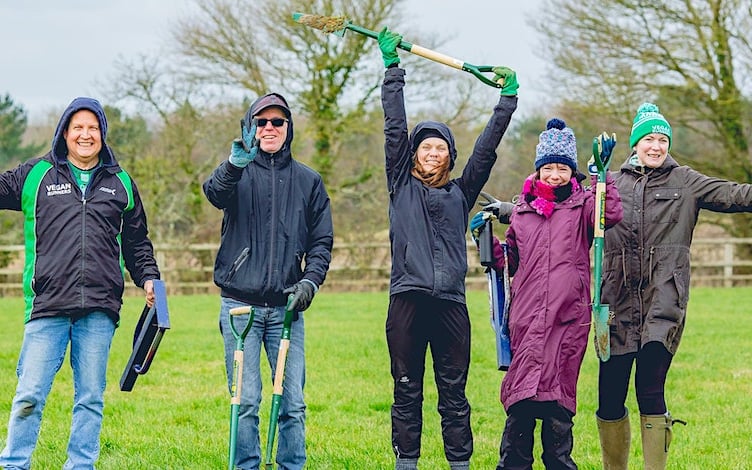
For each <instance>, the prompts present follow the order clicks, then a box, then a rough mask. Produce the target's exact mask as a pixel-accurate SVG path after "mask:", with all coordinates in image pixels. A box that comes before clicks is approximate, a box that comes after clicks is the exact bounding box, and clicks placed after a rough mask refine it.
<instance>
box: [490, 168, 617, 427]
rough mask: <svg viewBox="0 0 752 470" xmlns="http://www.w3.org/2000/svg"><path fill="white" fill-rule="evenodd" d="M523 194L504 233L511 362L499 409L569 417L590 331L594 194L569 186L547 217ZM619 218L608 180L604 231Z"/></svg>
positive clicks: (573, 409) (615, 192) (573, 406)
mask: <svg viewBox="0 0 752 470" xmlns="http://www.w3.org/2000/svg"><path fill="white" fill-rule="evenodd" d="M573 181H574V179H573ZM527 188H529V184H526V185H525V189H523V193H522V195H521V197H520V202H519V203H518V204H517V206H515V208H514V212H513V214H512V218H511V224H510V226H509V229H508V230H507V233H506V242H507V244H508V246H509V259H508V263H509V273H510V275H512V276H513V279H512V286H511V287H512V298H511V304H510V309H509V312H510V313H509V330H510V337H511V342H512V363H511V365H510V367H509V371H508V372H507V373H506V375H505V376H504V379H503V381H502V384H501V402H502V403H503V405H504V408H505V409H507V410H508V409H509V407H510V406H511V405H513V404H515V403H517V402H519V401H521V400H525V399H530V400H533V401H556V402H558V403H559V404H560V405H561V406H563V407H565V408H566V409H568V410H569V411H571V412H572V413H575V412H576V409H577V402H576V396H577V378H578V376H579V373H580V365H581V364H582V358H583V356H584V355H585V349H586V348H587V343H588V335H589V332H590V319H591V307H590V305H591V301H592V299H591V297H590V282H591V281H590V247H591V245H592V242H593V217H594V208H595V195H594V193H592V192H591V191H590V190H589V189H583V188H582V187H581V186H580V185H579V184H576V183H575V184H573V189H572V194H571V196H570V197H569V198H567V199H566V200H564V201H561V202H558V203H556V206H555V207H554V209H553V212H551V213H550V217H545V216H544V215H541V214H540V213H539V212H538V211H536V209H535V208H534V207H533V206H531V204H529V203H528V202H526V199H525V195H526V194H525V190H526V189H527ZM534 205H535V204H534ZM543 212H545V211H543ZM621 218H622V205H621V199H620V197H619V193H618V191H617V190H616V187H615V186H614V181H613V179H612V178H610V177H609V178H608V180H607V181H606V214H605V219H606V227H610V226H613V225H615V224H617V223H618V222H619V221H621Z"/></svg>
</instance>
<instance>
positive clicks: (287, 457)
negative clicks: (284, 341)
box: [219, 297, 306, 470]
mask: <svg viewBox="0 0 752 470" xmlns="http://www.w3.org/2000/svg"><path fill="white" fill-rule="evenodd" d="M243 305H244V304H243V303H242V302H238V301H236V300H233V299H230V298H227V297H222V302H221V308H220V314H219V329H220V332H221V333H222V337H223V338H224V343H225V366H226V370H227V386H228V390H229V388H230V387H231V386H232V367H233V356H234V353H235V346H236V340H235V337H234V336H233V334H232V330H231V329H230V324H229V321H230V320H229V311H230V309H231V308H234V307H240V306H243ZM254 311H255V314H254V318H253V326H252V327H251V330H250V331H249V332H248V336H246V338H245V342H244V343H243V345H244V346H243V348H244V354H243V382H242V384H241V391H240V410H239V415H238V436H237V440H236V444H237V445H236V451H235V465H236V467H237V468H239V469H242V470H250V469H257V468H259V467H260V466H262V462H261V443H260V438H259V417H258V411H259V405H260V403H261V389H262V380H261V366H260V364H261V345H262V344H263V345H264V350H265V351H266V357H267V358H268V360H269V367H270V369H271V374H270V375H269V381H268V382H267V383H268V384H269V391H270V392H269V393H270V401H269V403H271V390H272V384H273V383H274V373H275V370H276V366H277V351H278V350H279V341H280V338H281V337H282V327H283V322H284V318H285V307H254ZM299 317H300V318H299V319H298V320H297V321H294V322H293V323H292V327H291V329H290V348H289V350H288V352H287V365H286V366H285V381H284V388H283V392H282V402H281V404H280V408H279V421H278V429H279V439H278V443H277V458H276V462H277V468H279V469H280V470H294V469H302V468H303V465H304V464H305V461H306V449H305V409H306V405H305V401H304V400H303V387H304V385H305V350H304V340H305V337H304V335H305V333H304V331H305V330H304V328H303V325H304V324H303V312H299ZM248 318H249V316H248V315H238V316H235V317H234V324H235V329H236V330H237V331H238V333H240V332H242V331H243V328H245V326H246V325H247V324H248ZM265 429H267V428H266V427H265Z"/></svg>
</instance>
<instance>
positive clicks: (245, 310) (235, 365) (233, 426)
mask: <svg viewBox="0 0 752 470" xmlns="http://www.w3.org/2000/svg"><path fill="white" fill-rule="evenodd" d="M245 314H249V315H248V323H246V325H245V328H243V330H242V331H241V332H238V330H237V329H236V328H235V317H236V316H237V315H245ZM253 314H254V311H253V307H250V306H247V307H235V308H232V309H230V330H232V336H233V337H234V338H235V354H234V356H233V361H232V385H231V386H230V397H231V398H230V449H229V456H228V466H227V468H228V469H229V470H235V450H236V447H237V442H238V415H239V413H240V391H241V387H242V384H243V348H244V347H245V337H246V336H248V332H249V331H251V326H252V325H253Z"/></svg>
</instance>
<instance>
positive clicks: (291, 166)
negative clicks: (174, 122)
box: [204, 93, 334, 469]
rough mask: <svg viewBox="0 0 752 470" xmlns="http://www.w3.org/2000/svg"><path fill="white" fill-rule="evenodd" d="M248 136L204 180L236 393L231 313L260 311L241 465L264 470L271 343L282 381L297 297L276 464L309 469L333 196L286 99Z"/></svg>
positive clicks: (244, 392)
mask: <svg viewBox="0 0 752 470" xmlns="http://www.w3.org/2000/svg"><path fill="white" fill-rule="evenodd" d="M241 128H242V138H241V139H238V140H236V141H234V142H233V144H232V150H231V154H230V157H229V159H228V160H225V161H223V162H222V163H220V165H219V166H218V167H217V168H216V169H215V170H214V172H213V173H212V174H211V176H210V177H209V179H207V180H206V181H205V182H204V192H205V194H206V197H207V198H208V199H209V201H210V202H211V203H212V204H213V205H214V206H215V207H217V208H218V209H222V210H223V211H224V218H223V220H222V240H221V243H220V247H219V251H218V253H217V258H216V261H215V264H214V282H215V283H216V284H217V286H219V288H220V289H221V308H220V320H219V321H220V331H221V333H222V336H223V338H224V344H225V362H226V367H227V383H228V387H231V386H232V376H233V355H234V350H235V344H236V340H235V338H234V336H233V335H232V331H231V329H230V326H229V311H230V309H232V308H234V307H239V306H245V305H251V306H253V308H254V316H253V326H252V327H251V330H250V332H249V334H248V336H247V337H246V340H245V344H244V351H245V360H244V365H243V372H242V374H243V383H242V385H241V397H240V409H239V417H238V439H237V446H236V449H235V452H236V453H235V455H236V457H235V465H236V467H237V468H241V469H250V468H259V466H260V455H261V448H260V441H259V432H258V409H259V404H260V402H261V383H262V381H261V372H260V368H259V361H260V359H261V345H262V344H263V345H264V347H265V350H266V354H267V357H268V358H270V359H269V362H270V364H271V367H272V376H273V375H274V368H275V366H276V360H275V358H276V357H277V354H278V349H279V344H280V337H281V334H282V328H283V322H284V316H285V306H286V303H287V299H288V295H290V294H291V295H292V296H293V297H292V302H291V304H290V308H291V310H294V311H295V317H296V321H294V322H293V324H292V327H291V331H290V346H289V350H288V356H287V366H286V368H285V381H284V384H285V386H284V393H283V396H282V402H281V408H280V415H279V444H278V449H277V457H276V461H277V464H278V466H279V468H285V469H300V468H303V465H304V464H305V461H306V451H305V402H304V400H303V384H304V383H305V355H304V350H303V344H304V341H303V340H304V329H303V324H304V323H303V311H304V310H306V309H307V308H308V307H309V306H310V305H311V301H312V300H313V296H314V294H315V293H316V291H318V289H319V287H320V286H321V284H322V283H323V282H324V279H325V278H326V273H327V271H328V269H329V262H330V260H331V250H332V243H333V237H334V235H333V230H332V216H331V211H330V207H329V196H328V194H327V192H326V189H325V188H324V183H323V181H322V179H321V176H320V175H319V174H318V173H316V172H315V171H314V170H312V169H310V168H308V167H307V166H305V165H303V164H302V163H300V162H298V161H296V160H294V159H293V158H292V153H291V144H292V139H293V122H292V113H291V112H290V107H289V106H288V104H287V101H286V100H285V98H284V97H282V95H279V94H277V93H270V94H267V95H264V96H262V97H260V98H258V99H257V100H256V101H255V102H254V103H253V104H252V105H251V107H250V109H249V110H248V112H247V113H246V115H245V118H244V119H243V122H242V126H241ZM248 319H249V316H248V315H245V316H240V317H238V318H236V321H235V323H236V327H237V328H239V329H240V328H244V327H245V325H246V324H247V322H248Z"/></svg>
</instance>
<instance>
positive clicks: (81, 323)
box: [0, 312, 115, 470]
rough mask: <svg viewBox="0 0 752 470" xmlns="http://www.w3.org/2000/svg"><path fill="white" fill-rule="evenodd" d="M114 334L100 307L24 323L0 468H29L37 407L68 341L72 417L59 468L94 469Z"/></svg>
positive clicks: (44, 398)
mask: <svg viewBox="0 0 752 470" xmlns="http://www.w3.org/2000/svg"><path fill="white" fill-rule="evenodd" d="M114 333H115V323H113V321H112V320H111V319H110V317H108V316H107V314H105V313H103V312H93V313H90V314H88V315H86V316H84V317H83V318H80V319H79V320H77V321H76V322H75V323H71V321H70V319H69V318H68V317H50V318H39V319H36V320H32V321H30V322H28V323H27V324H26V326H25V327H24V338H23V344H22V345H21V355H20V357H19V359H18V367H17V368H16V375H17V376H18V385H17V387H16V395H15V396H14V397H13V404H12V405H11V410H10V420H9V421H8V439H7V442H6V444H5V448H4V449H3V451H2V454H0V467H3V468H5V469H6V470H16V469H28V468H29V467H30V465H31V454H32V452H33V451H34V447H35V446H36V444H37V437H38V436H39V426H40V424H41V421H42V410H43V409H44V405H45V403H46V401H47V395H48V394H49V393H50V389H51V388H52V381H53V380H54V378H55V375H56V374H57V372H58V371H59V370H60V366H62V364H63V359H64V358H65V351H66V349H67V348H68V343H70V346H71V352H70V364H71V368H72V369H73V390H74V397H73V419H72V422H71V432H70V438H69V440H68V451H67V452H68V458H67V460H66V461H65V464H64V466H63V469H64V470H83V469H93V468H94V462H96V460H97V458H98V457H99V432H100V430H101V429H102V410H103V408H104V389H105V382H106V379H107V359H108V357H109V354H110V345H111V344H112V336H113V335H114ZM42 466H44V465H42Z"/></svg>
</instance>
